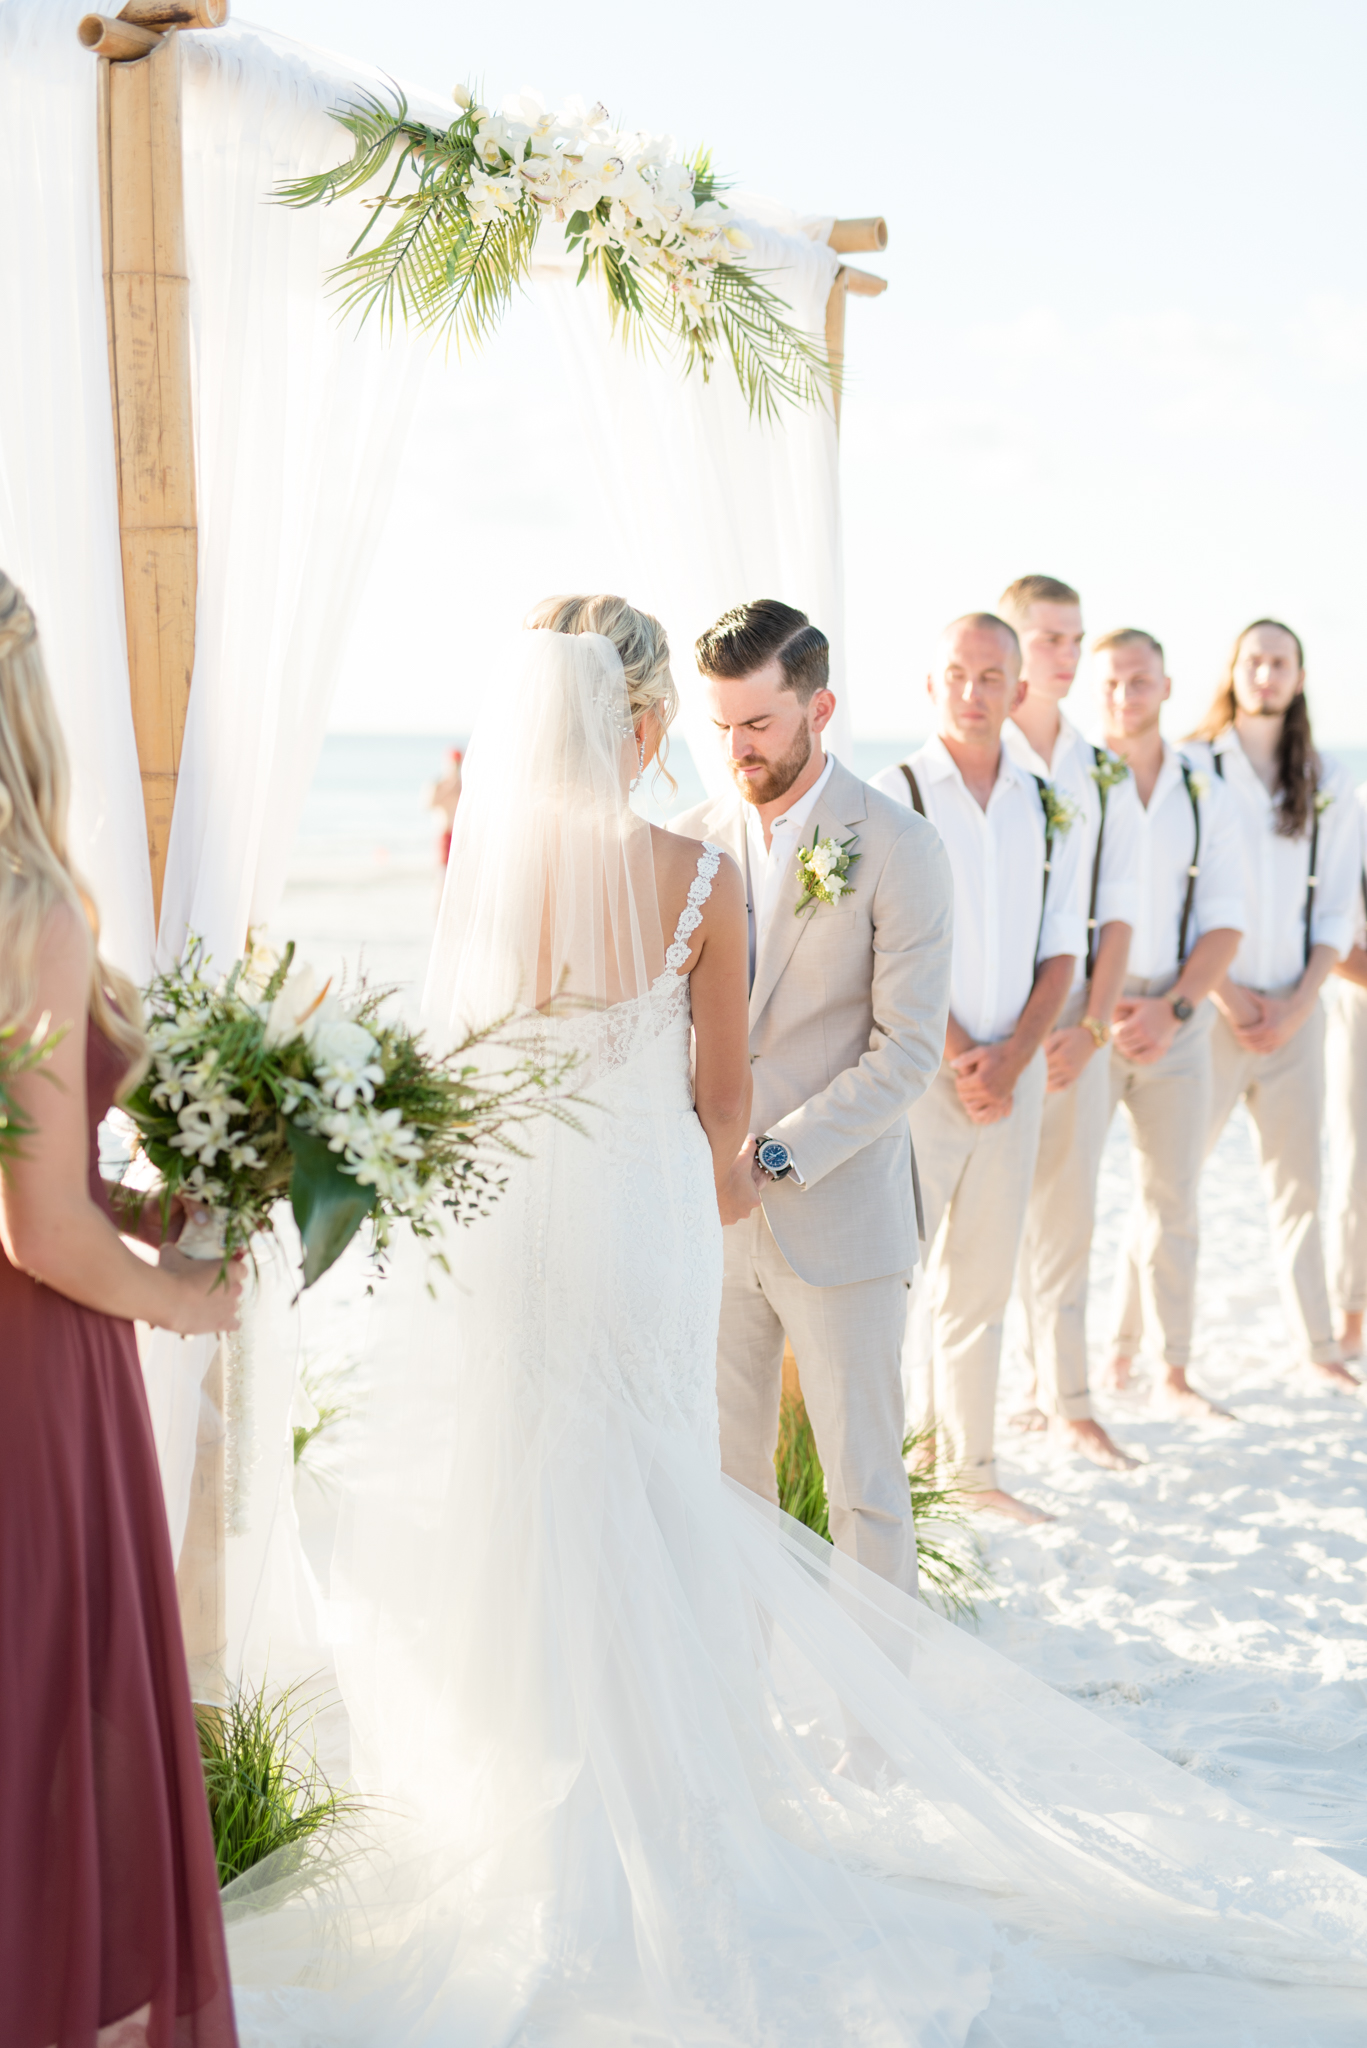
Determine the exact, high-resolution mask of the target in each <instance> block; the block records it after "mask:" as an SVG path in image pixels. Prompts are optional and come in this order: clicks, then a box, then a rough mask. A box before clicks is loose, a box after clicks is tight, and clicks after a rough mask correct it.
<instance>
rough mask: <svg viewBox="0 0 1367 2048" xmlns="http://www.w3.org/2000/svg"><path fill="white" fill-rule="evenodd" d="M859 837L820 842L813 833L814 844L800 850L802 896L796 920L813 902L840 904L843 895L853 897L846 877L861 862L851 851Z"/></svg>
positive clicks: (798, 859)
mask: <svg viewBox="0 0 1367 2048" xmlns="http://www.w3.org/2000/svg"><path fill="white" fill-rule="evenodd" d="M858 837H859V835H858V833H857V832H852V833H851V834H850V836H849V838H848V839H818V838H817V836H816V834H815V832H813V834H812V843H811V845H810V846H801V845H800V846H799V847H798V849H797V872H798V877H799V879H800V881H801V883H802V894H801V896H800V897H799V898H798V900H797V902H796V903H795V904H794V906H793V915H794V917H801V915H802V913H803V911H804V910H807V909H809V908H810V907H811V905H812V904H813V903H838V902H839V901H840V899H841V897H842V896H852V895H853V894H854V885H853V883H852V882H850V881H848V880H847V879H846V877H847V876H848V874H849V872H850V869H851V868H852V867H853V866H854V864H855V862H856V861H857V860H858V859H859V855H858V854H857V853H851V852H850V848H851V847H852V846H853V845H854V842H855V840H856V839H857V838H858Z"/></svg>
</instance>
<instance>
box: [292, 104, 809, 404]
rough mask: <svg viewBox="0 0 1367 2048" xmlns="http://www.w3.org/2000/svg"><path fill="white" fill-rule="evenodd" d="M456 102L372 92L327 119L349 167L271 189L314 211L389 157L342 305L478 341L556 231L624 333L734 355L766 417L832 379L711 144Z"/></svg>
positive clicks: (706, 371)
mask: <svg viewBox="0 0 1367 2048" xmlns="http://www.w3.org/2000/svg"><path fill="white" fill-rule="evenodd" d="M454 97H455V101H456V106H457V114H456V118H455V120H454V121H453V122H452V123H451V124H450V126H449V127H447V128H435V127H432V126H430V125H429V124H428V123H426V122H423V121H419V120H415V119H413V118H412V117H411V115H410V111H409V106H408V101H407V100H406V99H405V97H404V95H403V94H402V93H401V92H399V91H398V89H397V88H395V93H394V99H393V102H392V104H386V103H385V102H384V101H382V100H379V99H376V98H375V97H374V96H373V95H371V94H363V95H362V96H361V97H360V99H359V100H358V101H356V102H355V103H353V104H351V105H349V106H345V107H341V108H338V109H336V110H335V111H334V113H333V119H334V120H335V121H337V122H338V124H339V125H340V126H341V127H343V128H344V129H345V130H346V131H347V133H348V134H349V135H350V136H351V138H352V141H353V144H354V148H353V152H352V155H351V156H350V158H349V159H348V160H347V161H346V162H345V163H343V164H339V165H337V166H336V167H335V168H334V169H333V170H330V171H324V172H321V173H319V174H317V175H316V176H313V177H307V178H300V179H296V180H293V181H292V182H289V183H286V184H284V185H281V186H280V187H278V188H277V197H278V198H280V199H281V200H283V201H284V202H285V204H287V205H290V206H314V205H317V204H319V203H320V202H324V201H330V200H333V199H337V198H340V197H342V196H343V195H344V194H347V193H352V192H357V191H360V190H361V189H362V188H363V187H365V186H367V185H368V184H369V183H370V182H371V180H372V179H373V178H375V177H376V176H377V174H378V173H379V172H380V171H382V170H384V169H385V168H386V167H387V166H389V164H390V163H391V160H392V162H393V169H392V173H391V174H390V176H389V180H388V183H387V184H386V186H385V188H384V190H383V192H381V193H378V194H376V195H374V196H371V197H369V198H367V199H366V200H365V201H363V203H364V204H365V205H367V206H368V207H370V208H371V209H372V210H373V217H372V219H371V221H370V222H368V223H367V225H366V227H365V229H364V230H363V231H362V233H361V234H360V235H359V236H358V237H357V239H356V241H355V242H354V243H353V244H352V247H351V250H350V252H349V254H348V256H347V259H346V261H345V262H344V263H342V264H341V265H339V266H338V268H337V270H336V271H335V272H334V273H333V282H334V284H335V286H336V288H337V289H338V290H339V291H340V292H341V294H342V305H343V310H344V311H345V312H352V311H356V312H359V313H360V314H361V315H362V316H364V315H365V314H366V313H368V312H371V311H373V310H376V309H378V311H379V313H380V315H381V318H382V319H384V320H387V321H392V320H393V317H394V314H395V313H396V312H398V313H399V314H401V315H402V316H403V317H404V318H405V319H411V320H413V321H414V322H415V323H416V324H417V325H419V326H423V327H432V328H437V329H440V330H445V331H446V332H447V333H450V334H453V335H454V336H455V337H456V339H457V341H458V342H459V341H460V340H468V341H472V342H473V341H479V340H481V339H483V337H484V336H485V335H486V334H488V333H489V332H490V331H491V330H492V329H493V328H494V327H495V326H496V325H497V324H498V322H499V320H500V319H501V318H502V316H503V313H504V311H505V310H506V308H507V306H508V304H509V302H510V301H511V299H512V295H513V290H514V287H515V286H516V285H518V284H519V283H520V282H521V281H522V280H523V279H524V278H525V277H526V276H527V275H528V273H529V271H530V268H531V255H532V247H533V244H534V243H535V241H536V238H537V235H538V233H539V231H540V229H541V227H542V225H543V223H544V222H547V221H554V222H556V223H559V224H560V226H561V228H562V232H563V234H564V237H565V242H566V245H567V247H568V248H569V249H570V251H571V252H573V253H578V254H579V255H580V259H581V260H580V266H579V276H578V280H577V282H578V283H580V284H582V283H583V282H584V280H585V278H586V277H588V276H589V275H590V273H594V274H596V275H597V276H598V277H599V278H600V279H601V281H602V283H603V285H604V286H605V288H606V290H607V294H608V302H609V306H610V308H611V312H612V318H613V322H614V325H616V324H617V323H618V322H621V323H623V324H624V326H625V327H626V329H627V330H628V331H629V332H630V333H632V334H633V335H635V336H638V337H644V338H645V339H647V340H649V341H650V342H652V343H656V344H658V343H659V342H665V343H667V344H669V345H670V346H672V347H675V348H677V349H678V350H679V351H680V352H681V353H682V355H683V358H684V364H685V368H686V369H688V370H692V369H695V368H696V369H700V370H701V371H702V374H703V376H704V378H706V377H708V376H709V375H710V373H711V370H712V368H713V365H714V363H715V361H716V359H717V357H718V355H719V354H722V353H725V354H726V355H728V356H729V357H730V360H731V362H732V364H733V366H734V368H735V372H736V375H737V377H738V379H739V380H740V384H741V388H742V390H743V391H744V392H745V395H746V399H747V401H748V403H749V406H750V409H751V411H752V412H754V413H757V414H760V415H763V416H765V417H773V416H774V414H775V413H776V412H777V409H778V405H779V403H780V402H781V401H787V402H791V403H795V404H799V405H815V404H818V403H820V402H821V401H822V400H823V398H824V396H825V394H826V393H827V392H828V391H829V390H830V388H831V385H832V382H833V372H832V368H831V364H830V361H829V359H828V356H827V353H826V347H825V342H824V339H823V338H822V337H821V336H818V335H813V334H805V333H803V332H801V331H800V330H799V329H797V328H795V327H793V326H792V325H790V322H789V314H790V312H791V309H790V308H789V307H788V306H787V305H786V304H785V303H784V301H783V300H782V299H781V298H779V297H778V295H777V294H776V293H774V292H772V291H771V290H770V289H769V288H768V287H767V286H766V285H765V284H764V283H763V282H761V278H762V273H761V272H759V271H757V270H755V269H753V268H751V267H750V266H749V265H748V264H747V263H746V262H745V261H744V260H743V259H744V257H745V256H746V255H747V254H748V252H749V251H750V249H751V243H750V240H749V238H748V237H747V235H746V234H745V232H744V230H743V229H742V228H741V227H740V226H739V225H738V224H737V223H736V222H734V221H732V220H730V219H729V218H728V210H727V207H726V205H725V203H724V201H723V200H722V198H721V192H722V190H723V187H722V185H721V183H720V181H719V180H718V178H717V177H716V176H715V174H714V173H713V170H712V166H711V160H710V158H709V156H708V153H707V152H706V151H705V150H699V151H697V152H696V153H695V154H694V155H693V156H692V157H684V156H681V155H680V153H679V151H678V149H677V147H676V145H675V143H674V140H673V138H672V137H670V136H656V135H647V134H643V133H637V132H634V131H632V130H628V129H619V128H615V127H614V126H613V124H612V121H611V119H610V117H609V115H608V111H607V109H606V107H604V106H602V105H595V106H592V107H585V106H584V104H583V102H582V101H581V100H571V101H570V102H569V103H568V104H567V105H566V106H565V107H564V108H562V109H561V110H560V111H559V112H558V113H552V112H548V110H547V109H546V107H545V105H544V104H543V102H542V101H541V100H540V99H539V98H538V97H537V96H536V95H535V94H532V93H523V94H521V95H519V96H517V97H515V98H513V99H510V100H506V101H505V102H504V104H503V107H502V108H501V109H500V111H499V112H497V113H495V112H492V111H491V110H490V109H489V108H488V107H485V106H482V105H480V103H479V101H478V99H477V98H476V96H475V95H474V94H473V93H472V92H471V91H470V90H469V89H468V88H467V87H465V86H457V88H456V91H455V95H454ZM386 216H388V217H389V218H390V220H391V223H392V224H391V225H390V226H389V227H388V230H387V232H385V233H383V234H381V235H380V236H379V237H378V238H377V239H376V240H375V241H374V242H373V243H371V244H370V246H368V247H367V246H366V244H367V243H368V242H369V241H370V237H371V233H372V230H373V229H374V227H375V226H376V224H377V223H383V221H384V220H385V218H386Z"/></svg>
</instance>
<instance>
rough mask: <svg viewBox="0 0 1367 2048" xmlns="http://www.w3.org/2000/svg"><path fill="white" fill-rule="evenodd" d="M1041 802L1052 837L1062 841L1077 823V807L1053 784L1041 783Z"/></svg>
mask: <svg viewBox="0 0 1367 2048" xmlns="http://www.w3.org/2000/svg"><path fill="white" fill-rule="evenodd" d="M1039 800H1040V802H1041V803H1042V804H1043V806H1044V822H1045V824H1046V825H1047V826H1048V828H1049V832H1050V834H1051V836H1052V837H1054V838H1056V839H1061V838H1062V837H1063V834H1064V833H1065V832H1071V831H1072V829H1073V827H1074V825H1076V823H1077V805H1076V804H1075V803H1074V802H1073V801H1072V798H1071V797H1066V796H1065V795H1064V794H1063V791H1062V790H1061V789H1056V788H1055V787H1054V785H1053V783H1052V782H1043V781H1042V782H1041V783H1040V789H1039Z"/></svg>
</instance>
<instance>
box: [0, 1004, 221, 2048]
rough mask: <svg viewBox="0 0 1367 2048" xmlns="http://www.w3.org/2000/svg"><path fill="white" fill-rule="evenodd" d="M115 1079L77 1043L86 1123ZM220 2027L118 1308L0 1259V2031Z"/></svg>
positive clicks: (185, 1705)
mask: <svg viewBox="0 0 1367 2048" xmlns="http://www.w3.org/2000/svg"><path fill="white" fill-rule="evenodd" d="M121 1078H122V1061H121V1057H120V1055H119V1054H118V1053H117V1052H116V1050H115V1048H114V1047H113V1046H112V1045H111V1044H110V1043H109V1042H108V1040H107V1039H105V1038H104V1037H103V1036H102V1035H101V1034H100V1033H99V1032H98V1031H97V1030H96V1029H95V1028H94V1027H93V1026H91V1027H90V1029H89V1031H88V1033H87V1038H86V1082H87V1088H88V1093H89V1105H88V1106H89V1114H90V1188H91V1193H92V1195H93V1196H94V1198H95V1200H97V1201H98V1202H99V1203H100V1204H101V1206H106V1200H105V1194H104V1189H103V1186H102V1184H101V1181H100V1174H99V1161H98V1152H97V1146H96V1131H97V1128H98V1125H99V1122H100V1119H101V1117H103V1116H104V1115H105V1113H106V1112H107V1110H108V1108H109V1105H110V1103H111V1102H112V1100H113V1097H114V1091H115V1088H116V1086H117V1085H118V1082H119V1081H120V1079H121ZM149 2005H150V2007H151V2019H150V2024H149V2028H148V2034H147V2040H148V2043H149V2048H232V2044H233V2043H234V2042H235V2040H236V2034H235V2030H234V2026H233V2015H232V1995H231V1991H230V1988H229V1982H228V1965H227V1958H226V1955H225V1952H224V1945H223V1921H222V1915H221V1912H220V1909H219V1898H218V1879H217V1875H216V1872H215V1868H214V1851H213V1839H212V1836H211V1833H210V1828H209V1816H208V1810H207V1807H206V1805H205V1799H204V1779H203V1774H202V1771H201V1767H200V1757H199V1743H198V1739H197V1736H196V1732H195V1721H194V1714H193V1711H192V1708H191V1705H190V1688H189V1681H188V1678H187V1676H186V1669H185V1652H184V1647H183V1644H182V1640H181V1632H180V1615H179V1611H178V1609H177V1605H176V1588H175V1577H174V1570H173V1566H172V1561H171V1547H170V1542H169V1539H168V1537H167V1531H166V1513H165V1509H164V1507H163V1505H162V1492H161V1481H160V1478H159V1476H158V1472H157V1458H156V1450H155V1447H154V1445H153V1441H152V1428H151V1423H150V1420H149V1418H148V1413H147V1403H146V1400H145V1398H144V1395H143V1387H142V1374H141V1371H140V1369H139V1366H138V1354H137V1346H136V1344H135V1342H134V1336H133V1326H132V1324H131V1323H126V1322H120V1321H118V1320H117V1319H116V1318H115V1317H113V1316H106V1315H99V1314H97V1313H96V1312H95V1311H94V1310H93V1309H88V1308H80V1307H78V1306H77V1304H76V1303H75V1302H74V1301H68V1300H67V1298H66V1296H65V1295H62V1294H54V1293H53V1292H52V1290H51V1289H50V1288H47V1287H42V1286H40V1285H39V1284H38V1283H37V1282H36V1281H34V1280H30V1279H29V1278H28V1277H27V1275H25V1274H23V1273H20V1272H18V1271H17V1270H16V1269H15V1267H13V1266H12V1265H11V1264H10V1263H9V1261H8V1260H7V1259H6V1258H5V1257H4V1255H3V1253H2V1252H0V2043H3V2048H94V2043H95V2040H96V2034H97V2030H98V2029H99V2028H100V2027H102V2026H108V2025H110V2024H112V2023H113V2022H114V2021H116V2020H121V2019H124V2018H125V2017H126V2016H128V2015H130V2014H133V2013H137V2012H138V2011H139V2010H140V2008H143V2007H146V2006H149Z"/></svg>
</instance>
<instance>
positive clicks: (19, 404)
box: [0, 0, 152, 981]
mask: <svg viewBox="0 0 1367 2048" xmlns="http://www.w3.org/2000/svg"><path fill="white" fill-rule="evenodd" d="M86 12H88V8H87V7H86V6H85V5H83V4H82V0H0V205H2V206H3V209H4V222H5V227H4V256H3V268H4V280H5V289H4V310H3V318H0V564H3V566H4V568H5V569H6V570H7V571H8V573H9V574H10V575H11V576H12V577H13V578H14V580H15V582H16V583H18V584H19V585H20V586H21V587H22V588H23V589H24V590H25V591H26V592H27V593H28V596H29V599H30V601H31V602H32V605H33V608H34V610H35V612H36V613H37V616H38V625H39V630H40V631H41V634H42V640H43V652H44V655H45V657H46V660H47V667H48V674H49V675H50V677H51V679H52V687H53V690H54V692H55V694H56V698H57V705H58V709H59V711H60V713H61V718H62V724H63V727H64V728H65V731H66V735H67V741H68V745H69V747H70V750H71V757H72V774H73V803H72V817H71V828H72V849H73V853H74V857H75V860H76V863H77V866H78V867H79V868H81V869H82V870H83V872H84V873H85V874H86V876H87V877H88V878H89V880H90V882H91V883H92V885H93V887H94V888H95V891H96V895H97V897H98V900H99V905H100V910H101V913H102V916H103V920H104V946H105V950H106V952H107V954H108V955H109V957H110V958H111V959H112V960H114V961H115V962H116V963H117V965H118V966H120V967H122V968H123V969H124V970H125V971H126V972H127V973H129V974H132V975H133V976H134V977H135V978H136V979H137V980H139V981H142V980H145V979H146V976H147V972H148V969H149V967H150V966H151V960H152V884H151V878H150V876H149V873H148V867H147V831H146V826H145V824H144V822H143V809H142V785H141V783H140V781H139V779H138V756H137V748H136V746H135V744H134V739H133V717H132V712H131V709H130V706H129V695H128V653H127V645H126V642H125V638H124V622H123V571H122V567H121V565H120V560H119V524H118V493H117V485H116V481H115V469H114V426H113V418H112V415H111V411H110V403H109V356H108V351H107V348H106V343H105V316H104V285H103V281H102V277H101V264H102V259H101V251H100V202H99V182H98V177H97V167H96V149H95V133H96V131H95V84H96V66H95V61H94V59H93V58H92V57H91V56H90V53H89V52H88V51H87V50H83V49H82V48H81V47H80V45H79V43H78V42H77V40H76V24H77V22H78V21H79V20H80V18H81V16H82V14H84V13H86Z"/></svg>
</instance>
